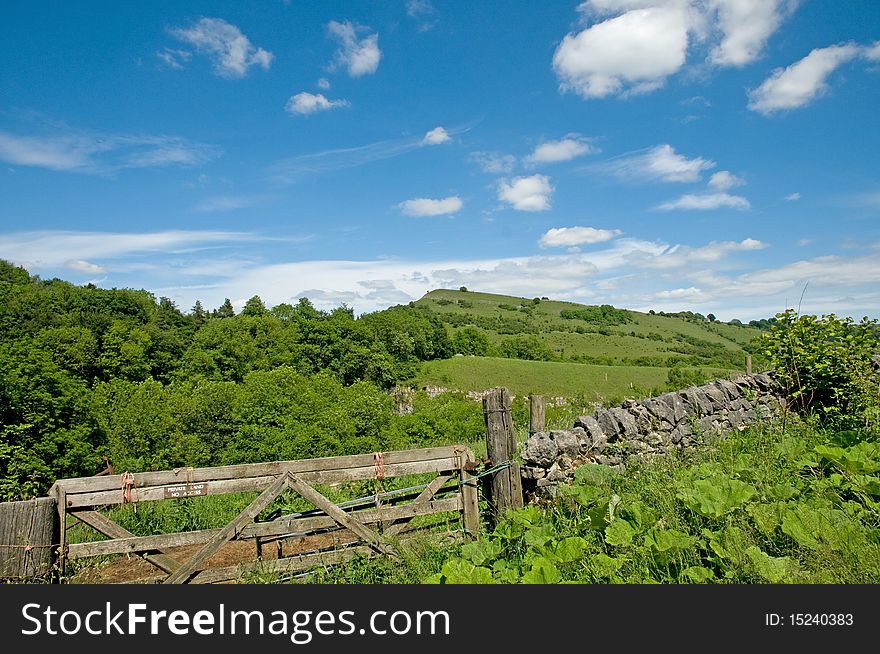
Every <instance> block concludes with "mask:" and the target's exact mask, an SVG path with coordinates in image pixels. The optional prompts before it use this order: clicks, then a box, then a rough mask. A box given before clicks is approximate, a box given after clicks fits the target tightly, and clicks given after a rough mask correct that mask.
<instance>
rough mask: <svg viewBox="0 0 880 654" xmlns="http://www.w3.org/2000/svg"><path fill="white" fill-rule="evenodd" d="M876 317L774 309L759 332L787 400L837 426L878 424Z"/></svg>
mask: <svg viewBox="0 0 880 654" xmlns="http://www.w3.org/2000/svg"><path fill="white" fill-rule="evenodd" d="M878 333H880V332H878V325H877V321H876V320H868V318H862V320H861V321H860V322H859V323H855V322H854V321H853V320H852V318H843V319H841V318H838V317H836V316H835V315H834V314H829V315H826V316H823V317H822V318H817V317H816V316H809V315H806V316H799V315H797V314H796V313H795V311H794V310H792V309H789V310H787V311H785V312H784V313H780V314H777V316H776V322H775V323H773V325H772V327H771V328H770V330H769V331H767V332H764V333H763V334H761V335H760V336H759V337H758V339H757V340H758V345H759V349H760V352H761V354H762V355H764V356H765V357H767V360H768V361H769V362H770V365H771V367H772V369H773V370H774V372H775V373H776V378H777V380H778V382H779V383H780V384H781V386H782V387H783V389H784V391H785V394H786V396H787V397H788V399H789V403H790V405H791V406H792V407H793V408H794V409H795V410H797V411H798V412H800V413H801V414H803V415H815V416H817V417H818V418H819V419H820V420H821V421H822V422H825V423H828V424H834V425H836V426H839V427H853V426H860V425H861V426H866V425H873V426H874V427H875V428H876V427H877V413H878V388H877V378H876V376H875V374H874V371H873V370H872V357H873V356H875V354H876V353H877V350H878V346H880V338H878Z"/></svg>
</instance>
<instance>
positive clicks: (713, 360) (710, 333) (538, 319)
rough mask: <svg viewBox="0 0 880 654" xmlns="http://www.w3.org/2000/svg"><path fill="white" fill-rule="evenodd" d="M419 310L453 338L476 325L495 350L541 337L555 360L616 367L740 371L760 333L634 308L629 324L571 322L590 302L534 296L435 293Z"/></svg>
mask: <svg viewBox="0 0 880 654" xmlns="http://www.w3.org/2000/svg"><path fill="white" fill-rule="evenodd" d="M416 305H418V306H422V307H426V308H428V309H430V310H431V311H432V312H434V313H435V314H437V315H438V316H439V317H440V318H441V319H442V320H443V321H444V322H446V323H447V327H448V329H449V331H450V332H451V333H454V332H455V331H457V330H458V329H461V328H463V327H464V326H476V327H477V328H479V329H480V330H481V331H482V332H483V333H484V334H485V336H486V337H487V339H488V340H489V342H490V343H491V344H492V345H494V346H498V345H500V344H501V343H502V342H503V341H504V340H505V339H507V338H510V336H511V335H514V334H535V335H537V336H538V338H539V339H540V340H541V341H542V343H543V344H544V345H545V346H546V347H547V348H548V349H549V351H550V352H551V354H552V356H553V358H555V359H558V360H579V359H580V360H582V361H584V362H588V363H606V364H610V365H652V364H653V365H666V362H667V360H670V359H672V360H679V361H682V362H685V363H691V364H694V365H716V366H717V365H723V366H724V367H726V368H739V367H741V366H742V365H743V361H744V359H745V354H746V352H745V350H744V349H743V348H744V347H745V346H747V345H748V343H749V342H750V341H751V339H752V338H754V337H755V336H756V335H757V334H758V333H759V331H758V330H757V329H754V328H752V327H748V326H736V325H729V324H726V323H718V322H714V323H710V322H708V321H690V320H686V319H684V318H680V317H672V316H660V315H651V314H646V313H640V312H636V311H625V312H623V315H625V316H626V317H628V322H624V323H622V324H602V323H601V321H600V322H596V321H588V320H583V319H565V318H563V317H562V316H561V313H562V312H563V311H566V310H569V311H570V310H578V309H584V308H585V305H581V304H576V303H573V302H560V301H554V300H540V301H539V302H538V303H537V304H536V303H534V301H533V300H532V299H528V298H519V297H513V296H507V295H496V294H492V293H475V292H471V291H466V292H463V291H453V290H435V291H431V292H430V293H428V294H427V295H425V296H424V297H422V298H421V299H420V300H418V301H417V302H416ZM612 322H613V321H612Z"/></svg>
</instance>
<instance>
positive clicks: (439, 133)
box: [422, 126, 450, 145]
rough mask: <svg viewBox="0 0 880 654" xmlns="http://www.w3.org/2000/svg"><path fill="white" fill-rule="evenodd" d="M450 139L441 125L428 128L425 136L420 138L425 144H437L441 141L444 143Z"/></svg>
mask: <svg viewBox="0 0 880 654" xmlns="http://www.w3.org/2000/svg"><path fill="white" fill-rule="evenodd" d="M449 139H450V136H449V134H448V133H447V131H446V130H445V129H443V128H442V127H439V126H438V127H435V128H434V129H432V130H430V131H429V132H428V133H427V134H425V137H424V138H423V139H422V143H424V144H425V145H439V144H441V143H446V142H447V141H448V140H449Z"/></svg>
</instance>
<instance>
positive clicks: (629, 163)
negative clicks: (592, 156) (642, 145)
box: [601, 144, 715, 182]
mask: <svg viewBox="0 0 880 654" xmlns="http://www.w3.org/2000/svg"><path fill="white" fill-rule="evenodd" d="M601 167H602V168H603V169H604V170H606V171H608V172H610V173H612V174H614V175H617V176H618V177H621V178H623V179H626V180H630V181H634V180H647V181H663V182H696V181H699V179H700V175H701V173H702V172H703V171H705V170H709V169H710V168H714V167H715V162H714V161H709V160H707V159H703V158H702V157H696V158H694V159H688V158H687V157H685V156H683V155H680V154H677V153H676V152H675V149H674V148H673V147H672V146H671V145H668V144H664V145H658V146H656V147H654V148H651V149H650V150H647V151H642V152H638V153H634V154H626V155H623V156H620V157H617V158H616V159H612V160H610V161H608V162H606V163H604V164H602V166H601Z"/></svg>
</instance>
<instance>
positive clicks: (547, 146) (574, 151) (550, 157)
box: [525, 134, 598, 164]
mask: <svg viewBox="0 0 880 654" xmlns="http://www.w3.org/2000/svg"><path fill="white" fill-rule="evenodd" d="M597 151H598V149H597V148H596V147H595V146H593V145H591V144H590V143H589V141H587V139H585V138H584V137H582V136H580V135H579V134H569V135H567V136H566V137H565V138H562V139H559V140H558V141H545V142H544V143H541V144H540V145H539V146H538V147H536V148H535V151H534V152H532V154H530V155H529V156H528V157H526V158H525V163H527V164H539V163H556V162H559V161H570V160H572V159H575V158H577V157H581V156H583V155H585V154H591V153H593V152H597Z"/></svg>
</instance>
